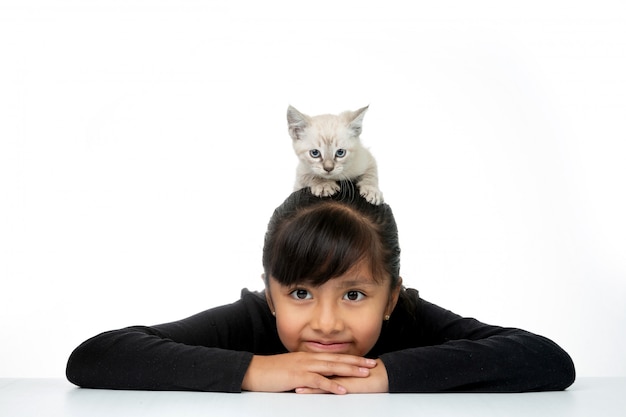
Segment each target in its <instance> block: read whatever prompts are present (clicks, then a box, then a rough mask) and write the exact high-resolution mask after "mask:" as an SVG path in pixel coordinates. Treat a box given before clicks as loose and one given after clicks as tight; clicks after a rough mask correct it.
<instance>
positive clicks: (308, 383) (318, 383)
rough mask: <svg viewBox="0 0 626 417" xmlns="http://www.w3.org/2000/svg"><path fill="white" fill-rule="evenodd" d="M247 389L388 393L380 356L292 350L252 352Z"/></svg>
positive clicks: (385, 374)
mask: <svg viewBox="0 0 626 417" xmlns="http://www.w3.org/2000/svg"><path fill="white" fill-rule="evenodd" d="M241 387H242V389H244V390H246V391H263V392H283V391H292V390H295V391H296V392H297V393H299V394H312V393H332V394H346V393H349V392H350V393H355V392H387V391H388V390H389V381H388V379H387V371H386V369H385V365H384V364H383V363H382V361H381V360H380V359H376V360H374V359H367V358H362V357H359V356H352V355H343V354H333V353H309V352H291V353H285V354H280V355H271V356H260V355H255V356H254V357H253V358H252V362H250V366H249V367H248V371H247V372H246V375H245V376H244V379H243V383H242V386H241Z"/></svg>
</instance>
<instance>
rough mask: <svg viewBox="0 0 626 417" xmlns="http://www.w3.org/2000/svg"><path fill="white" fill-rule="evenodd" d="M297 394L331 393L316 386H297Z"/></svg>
mask: <svg viewBox="0 0 626 417" xmlns="http://www.w3.org/2000/svg"><path fill="white" fill-rule="evenodd" d="M296 394H330V393H329V392H328V391H323V390H321V389H315V388H296Z"/></svg>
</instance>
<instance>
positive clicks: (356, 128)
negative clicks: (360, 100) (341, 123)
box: [346, 106, 369, 136]
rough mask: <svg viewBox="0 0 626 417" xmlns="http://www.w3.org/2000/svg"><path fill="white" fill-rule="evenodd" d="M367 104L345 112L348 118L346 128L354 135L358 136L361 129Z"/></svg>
mask: <svg viewBox="0 0 626 417" xmlns="http://www.w3.org/2000/svg"><path fill="white" fill-rule="evenodd" d="M368 108H369V106H365V107H362V108H360V109H358V110H356V111H353V112H346V116H347V118H348V128H350V129H351V130H352V132H353V135H354V136H359V135H360V134H361V131H362V130H363V117H364V116H365V112H366V111H367V109H368Z"/></svg>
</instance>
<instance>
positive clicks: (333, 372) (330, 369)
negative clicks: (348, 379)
mask: <svg viewBox="0 0 626 417" xmlns="http://www.w3.org/2000/svg"><path fill="white" fill-rule="evenodd" d="M309 370H310V371H311V372H315V373H318V374H321V375H324V376H352V377H357V378H359V377H360V378H365V377H368V376H369V374H370V369H369V368H363V367H360V366H354V365H348V364H345V363H337V362H332V361H318V362H314V363H312V364H311V366H310V368H309Z"/></svg>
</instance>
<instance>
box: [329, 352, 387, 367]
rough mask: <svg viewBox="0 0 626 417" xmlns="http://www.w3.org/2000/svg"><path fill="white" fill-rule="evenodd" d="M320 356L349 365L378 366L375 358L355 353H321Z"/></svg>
mask: <svg viewBox="0 0 626 417" xmlns="http://www.w3.org/2000/svg"><path fill="white" fill-rule="evenodd" d="M319 358H320V359H323V360H327V361H329V362H336V363H345V364H347V365H354V366H359V367H361V368H374V367H375V366H376V360H374V359H369V358H363V357H360V356H353V355H342V354H325V353H321V354H319Z"/></svg>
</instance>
